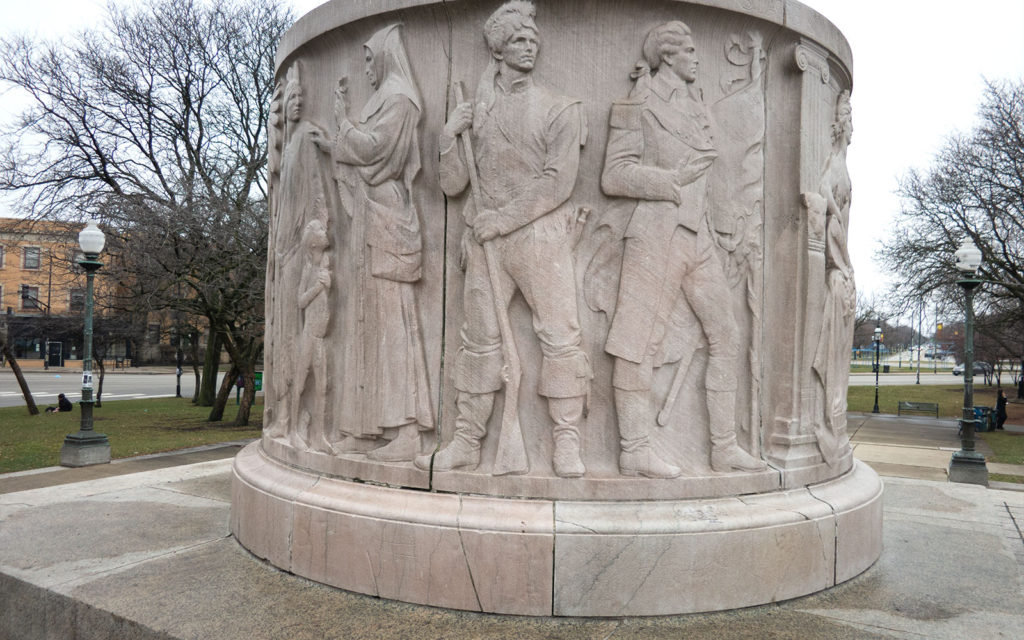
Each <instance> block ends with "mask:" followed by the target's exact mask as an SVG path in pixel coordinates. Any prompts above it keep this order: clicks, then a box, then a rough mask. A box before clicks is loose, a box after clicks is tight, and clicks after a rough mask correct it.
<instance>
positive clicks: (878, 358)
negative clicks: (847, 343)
mask: <svg viewBox="0 0 1024 640" xmlns="http://www.w3.org/2000/svg"><path fill="white" fill-rule="evenodd" d="M874 340H875V408H874V409H872V410H871V413H878V370H879V369H881V368H882V351H881V346H882V327H881V322H879V324H878V325H875V335H874Z"/></svg>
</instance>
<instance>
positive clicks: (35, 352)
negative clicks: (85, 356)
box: [0, 218, 127, 366]
mask: <svg viewBox="0 0 1024 640" xmlns="http://www.w3.org/2000/svg"><path fill="white" fill-rule="evenodd" d="M82 227H83V225H81V224H71V223H63V222H48V221H29V220H20V219H17V218H0V313H3V314H4V315H5V320H6V325H7V329H8V332H9V337H10V340H11V346H12V349H13V351H14V355H15V356H16V357H17V358H19V359H25V360H32V359H39V360H46V361H47V363H48V364H49V365H53V366H60V365H62V364H63V363H64V360H66V359H72V360H77V359H80V358H81V357H82V346H81V345H82V315H83V313H84V311H85V286H86V279H85V272H84V271H83V270H82V269H81V268H80V267H79V266H78V264H77V262H78V260H80V259H81V257H82V254H81V250H80V249H79V248H78V232H79V231H80V230H81V229H82ZM95 286H96V288H97V290H101V289H102V287H103V286H104V278H103V271H102V270H101V271H100V272H99V273H98V274H97V276H96V285H95ZM126 349H127V346H126V345H120V348H119V349H118V348H115V350H116V351H119V353H117V354H111V355H108V357H114V356H121V357H123V356H124V355H126V354H125V353H124V352H125V351H126ZM47 354H49V357H48V358H47V357H46V355H47Z"/></svg>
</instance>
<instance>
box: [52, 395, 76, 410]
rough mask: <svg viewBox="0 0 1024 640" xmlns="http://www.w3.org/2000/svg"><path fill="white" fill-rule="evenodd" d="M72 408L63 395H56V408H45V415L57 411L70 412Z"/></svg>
mask: <svg viewBox="0 0 1024 640" xmlns="http://www.w3.org/2000/svg"><path fill="white" fill-rule="evenodd" d="M73 408H74V407H73V406H72V405H71V401H70V400H68V397H67V396H66V395H64V394H63V393H59V394H57V406H56V407H47V408H46V413H57V412H58V411H61V412H64V411H71V410H72V409H73Z"/></svg>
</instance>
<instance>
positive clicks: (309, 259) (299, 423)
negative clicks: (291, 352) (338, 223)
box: [292, 220, 332, 453]
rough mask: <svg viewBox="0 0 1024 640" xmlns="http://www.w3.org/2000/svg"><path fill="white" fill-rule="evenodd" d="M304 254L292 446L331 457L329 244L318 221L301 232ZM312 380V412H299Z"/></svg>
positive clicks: (294, 383)
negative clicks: (327, 411) (327, 340)
mask: <svg viewBox="0 0 1024 640" xmlns="http://www.w3.org/2000/svg"><path fill="white" fill-rule="evenodd" d="M302 246H303V248H304V250H305V257H304V261H303V270H302V280H300V282H299V314H300V316H301V324H302V333H301V337H300V338H299V340H300V342H299V355H298V360H296V367H295V373H296V376H295V380H294V381H293V385H294V386H293V387H292V395H293V398H292V424H293V425H296V427H295V429H294V430H293V431H292V440H293V444H296V445H299V446H302V447H304V448H307V449H314V450H316V451H320V452H323V453H332V449H331V445H330V444H329V443H328V441H327V437H326V434H325V433H324V419H325V415H324V413H325V411H324V410H325V408H326V405H327V347H326V345H325V344H324V337H325V336H326V335H327V326H328V324H329V323H330V320H331V311H330V307H329V306H328V304H327V295H328V292H329V291H330V290H331V259H330V256H328V255H327V247H328V246H330V241H329V240H328V239H327V230H326V229H325V228H324V225H323V223H321V222H320V221H319V220H311V221H310V222H308V223H307V224H306V228H305V229H304V230H303V232H302ZM310 376H312V378H313V394H312V396H313V410H312V413H311V412H310V411H309V410H308V409H303V408H301V405H300V404H299V401H300V399H301V397H302V395H303V391H305V390H306V382H307V381H308V379H309V377H310Z"/></svg>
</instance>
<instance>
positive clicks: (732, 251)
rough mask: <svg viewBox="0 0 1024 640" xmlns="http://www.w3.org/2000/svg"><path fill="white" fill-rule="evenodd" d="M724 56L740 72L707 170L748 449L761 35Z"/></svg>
mask: <svg viewBox="0 0 1024 640" xmlns="http://www.w3.org/2000/svg"><path fill="white" fill-rule="evenodd" d="M725 56H726V59H727V60H728V61H729V63H730V64H732V65H734V67H737V68H738V70H739V71H740V73H739V75H738V77H737V75H736V74H732V73H731V74H727V75H725V76H723V78H722V89H723V91H724V95H723V96H722V97H721V98H719V99H718V100H717V101H716V102H715V103H714V104H713V105H712V106H711V116H712V120H713V121H714V122H715V123H716V124H717V125H718V126H717V127H716V128H715V131H716V134H717V135H716V147H717V148H718V150H719V157H718V158H717V159H716V160H715V163H714V164H713V165H712V166H711V169H710V172H709V193H710V211H711V217H712V225H711V226H712V228H713V229H714V231H715V239H716V241H717V243H718V245H719V246H720V247H721V248H722V249H724V250H725V273H726V278H727V280H728V282H729V285H730V287H731V288H732V293H733V298H734V305H733V310H734V312H735V314H736V323H737V333H738V338H739V345H740V348H739V351H738V353H737V367H736V376H737V387H738V389H742V390H744V393H740V394H739V395H738V396H737V402H736V405H737V406H736V409H737V412H736V421H737V427H738V431H739V433H740V434H741V436H742V440H743V442H744V446H745V447H746V448H747V450H748V451H750V452H751V453H752V454H754V455H758V453H759V452H760V449H761V442H760V432H761V429H760V426H761V424H760V423H761V415H760V405H761V316H762V314H761V302H762V289H763V277H762V274H763V268H762V260H763V254H764V240H763V228H764V136H765V100H764V64H765V59H766V54H765V52H764V45H763V38H762V37H761V34H760V33H759V32H757V31H749V32H747V33H745V34H744V35H743V36H740V35H738V34H732V35H731V36H730V37H729V40H728V42H726V44H725Z"/></svg>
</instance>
